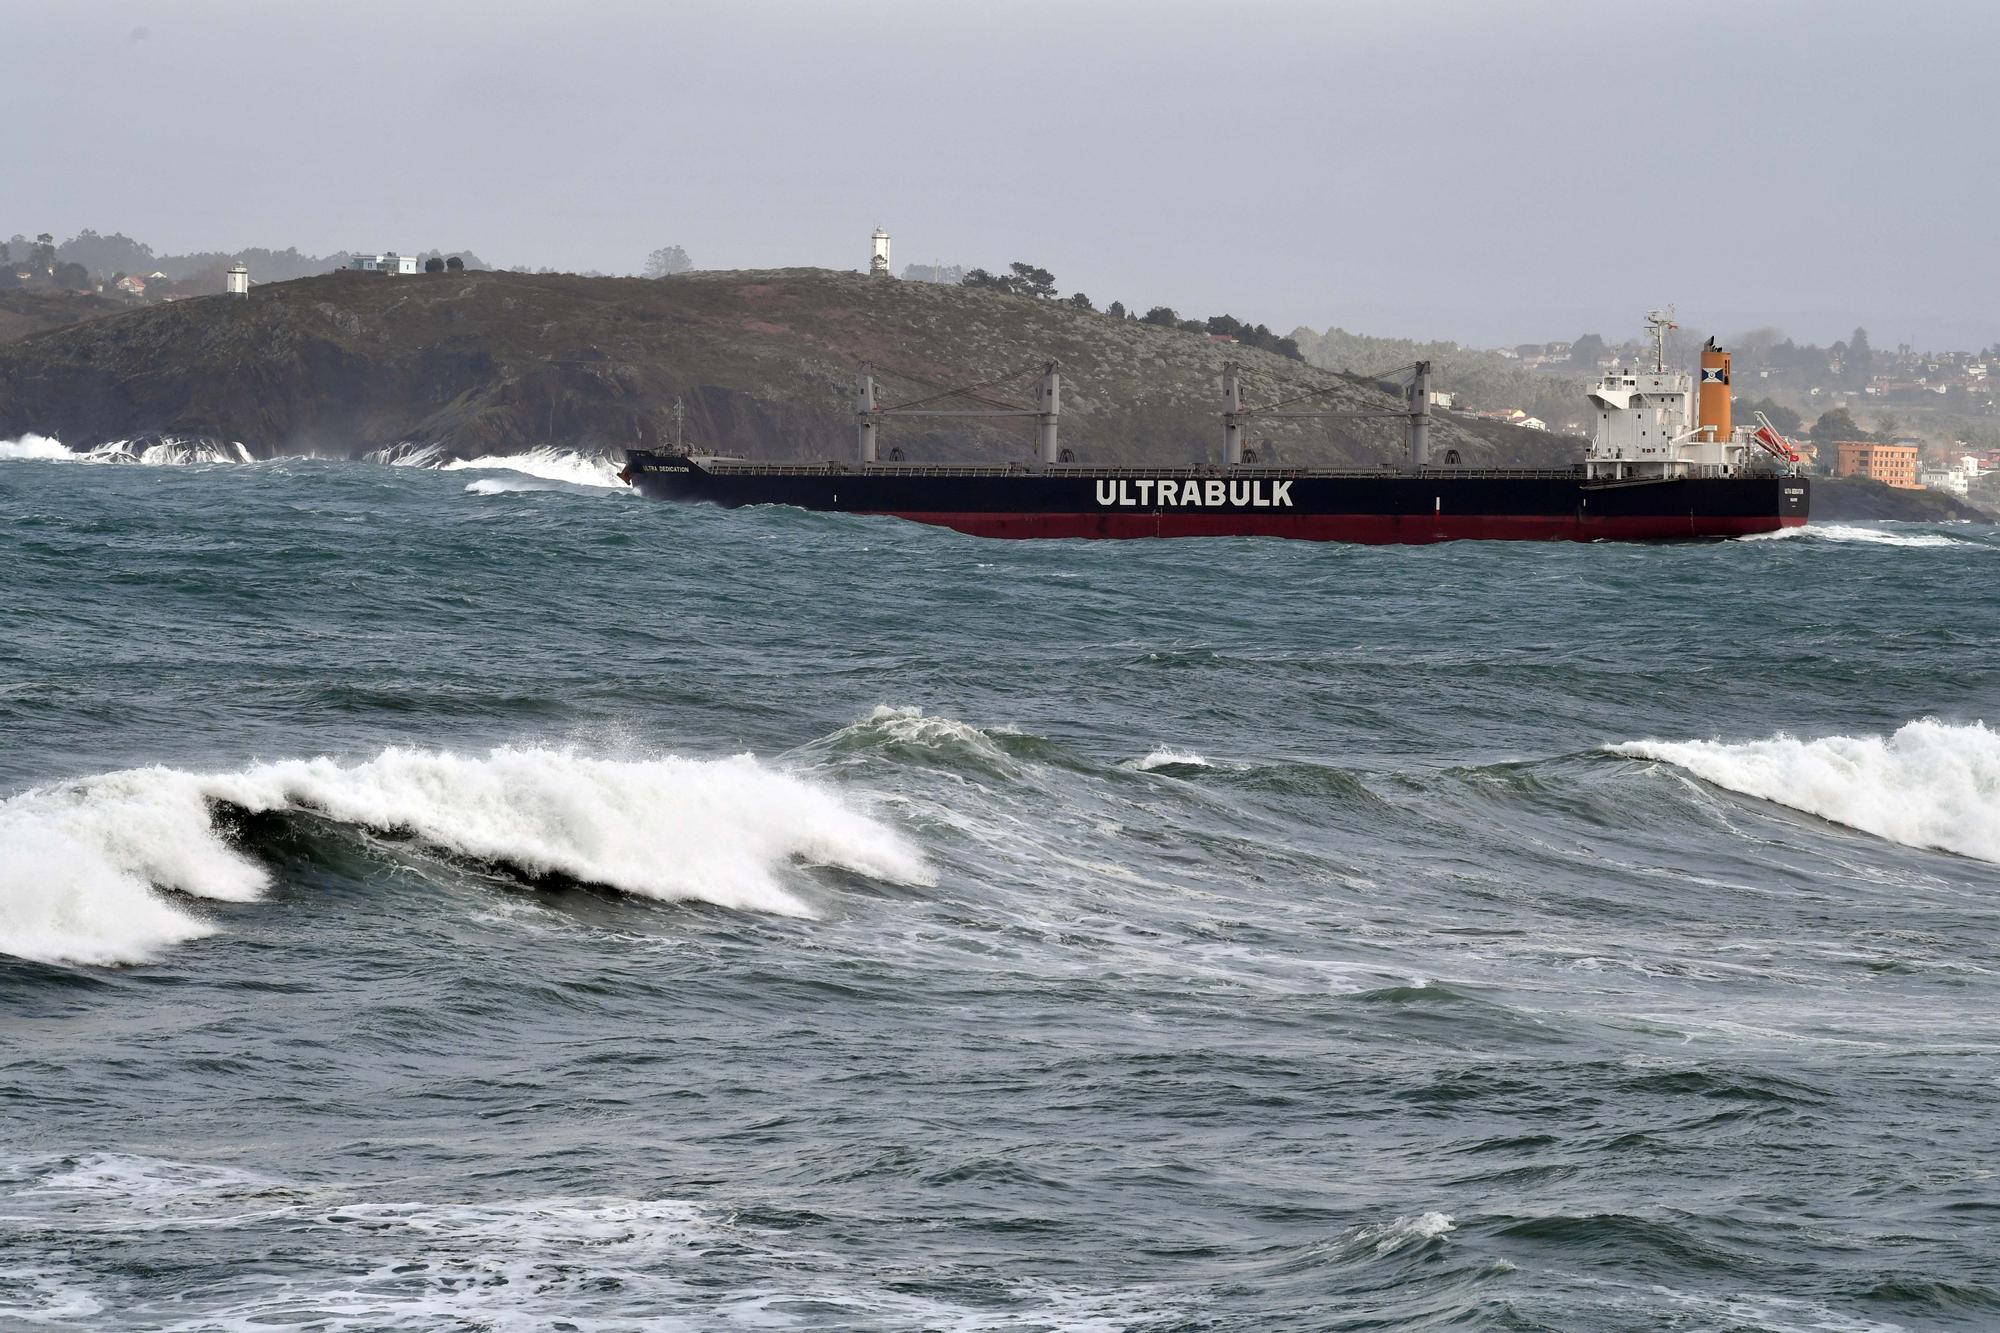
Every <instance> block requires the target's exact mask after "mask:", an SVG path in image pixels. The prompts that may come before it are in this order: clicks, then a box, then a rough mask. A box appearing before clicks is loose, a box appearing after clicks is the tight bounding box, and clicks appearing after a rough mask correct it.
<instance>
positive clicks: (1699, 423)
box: [1584, 310, 1776, 481]
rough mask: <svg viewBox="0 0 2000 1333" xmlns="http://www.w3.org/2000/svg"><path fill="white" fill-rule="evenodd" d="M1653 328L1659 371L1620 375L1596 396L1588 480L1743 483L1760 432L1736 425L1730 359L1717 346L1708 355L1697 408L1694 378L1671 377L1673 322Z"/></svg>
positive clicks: (1653, 320)
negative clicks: (1723, 480)
mask: <svg viewBox="0 0 2000 1333" xmlns="http://www.w3.org/2000/svg"><path fill="white" fill-rule="evenodd" d="M1646 324H1647V328H1648V330H1649V331H1650V332H1651V334H1652V336H1653V365H1652V368H1651V369H1632V370H1627V369H1624V368H1623V367H1613V368H1612V369H1611V370H1608V371H1606V372H1605V374H1604V377H1603V378H1602V379H1600V380H1599V381H1598V382H1597V385H1596V387H1595V388H1593V389H1591V390H1590V393H1589V397H1590V402H1591V406H1593V407H1595V408H1596V409H1597V429H1596V431H1595V433H1594V434H1593V435H1592V436H1591V441H1590V450H1589V452H1588V453H1586V454H1585V455H1584V471H1585V473H1586V474H1587V475H1588V476H1589V477H1590V478H1591V479H1593V480H1600V481H1664V480H1667V479H1669V478H1677V477H1734V476H1739V475H1741V474H1742V473H1743V472H1744V471H1745V470H1746V469H1747V468H1748V467H1749V463H1750V454H1751V450H1752V449H1753V448H1755V447H1756V446H1757V445H1758V444H1759V442H1760V441H1759V440H1758V439H1757V438H1756V432H1752V431H1748V430H1742V431H1739V430H1735V429H1732V428H1731V426H1730V424H1729V420H1730V418H1729V409H1728V402H1729V354H1728V353H1727V352H1724V351H1721V350H1720V349H1718V348H1716V347H1715V346H1714V344H1713V342H1711V343H1710V345H1709V346H1708V347H1707V348H1705V349H1704V350H1703V352H1702V372H1701V373H1702V382H1703V384H1704V386H1705V387H1706V389H1707V392H1706V393H1704V394H1703V395H1702V397H1701V402H1700V405H1699V406H1697V402H1696V388H1695V382H1694V377H1693V376H1691V375H1688V374H1685V373H1684V372H1682V371H1678V370H1668V369H1667V355H1666V339H1667V331H1668V330H1669V329H1671V328H1673V327H1674V324H1673V321H1672V320H1671V319H1669V318H1668V317H1667V316H1666V315H1664V314H1662V313H1660V312H1659V311H1657V310H1656V311H1654V312H1653V313H1652V314H1650V315H1648V316H1647V317H1646ZM1718 395H1719V402H1720V405H1719V410H1718V407H1717V398H1718ZM1704 409H1706V410H1704ZM1773 433H1774V434H1775V432H1773ZM1765 447H1766V448H1770V447H1771V446H1768V445H1767V446H1765ZM1772 452H1776V451H1775V449H1773V450H1772Z"/></svg>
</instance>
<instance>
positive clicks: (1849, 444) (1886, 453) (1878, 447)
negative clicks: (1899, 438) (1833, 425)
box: [1834, 440, 1923, 491]
mask: <svg viewBox="0 0 2000 1333" xmlns="http://www.w3.org/2000/svg"><path fill="white" fill-rule="evenodd" d="M1834 447H1835V448H1837V449H1838V450H1839V451H1840V457H1839V460H1838V461H1837V462H1836V463H1835V465H1834V475H1835V476H1838V477H1866V478H1868V479H1869V480H1870V481H1879V482H1881V483H1882V484H1883V485H1885V486H1895V487H1897V488H1899V489H1901V490H1906V491H1915V490H1922V489H1923V487H1922V484H1921V483H1919V482H1918V481H1917V446H1916V445H1914V444H1876V443H1875V442H1873V441H1871V440H1841V441H1839V442H1838V443H1837V444H1836V445H1835V446H1834Z"/></svg>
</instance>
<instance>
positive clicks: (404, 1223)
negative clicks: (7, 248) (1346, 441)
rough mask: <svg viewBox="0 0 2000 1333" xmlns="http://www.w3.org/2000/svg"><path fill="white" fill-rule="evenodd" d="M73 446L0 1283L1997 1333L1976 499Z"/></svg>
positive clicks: (22, 627)
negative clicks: (933, 511)
mask: <svg viewBox="0 0 2000 1333" xmlns="http://www.w3.org/2000/svg"><path fill="white" fill-rule="evenodd" d="M140 452H142V453H144V457H143V459H141V460H140V461H138V462H134V461H132V460H133V459H134V458H135V457H137V455H136V454H135V452H134V451H132V450H126V451H123V452H122V453H121V452H120V451H118V450H111V451H108V452H107V451H99V452H98V453H97V454H95V455H92V456H84V455H78V454H75V453H72V452H71V451H69V450H67V449H64V448H63V447H62V446H61V445H59V444H57V443H55V442H53V441H49V440H42V439H35V438H29V439H23V440H16V441H12V442H8V443H6V444H4V445H0V1329H6V1330H158V1331H160V1333H167V1331H168V1330H171V1331H173V1333H196V1331H200V1333H211V1331H213V1333H249V1331H250V1330H274V1329H288V1330H289V1329H299V1330H313V1331H316V1333H361V1331H364V1330H368V1331H372V1330H423V1331H425V1333H433V1331H439V1330H442V1331H445V1333H468V1331H472V1330H481V1331H484V1330H496V1331H498V1330H504V1331H506V1333H515V1331H521V1333H526V1331H527V1330H536V1331H537V1333H539V1331H541V1330H566V1331H569V1333H615V1331H616V1333H622V1331H626V1330H633V1331H637V1330H648V1331H650V1330H683V1329H685V1330H710V1329H758V1330H770V1329H858V1330H859V1329H865V1330H966V1331H971V1330H982V1331H983V1330H1012V1331H1017V1333H1030V1331H1041V1330H1050V1331H1053V1330H1093V1331H1100V1333H1109V1331H1112V1330H1135V1331H1136V1330H1160V1331H1164V1330H1186V1331H1189V1333H1192V1331H1194V1330H1204V1331H1212V1330H1267V1329H1305V1330H1359V1329H1369V1330H1416V1329H1426V1330H1428V1329H1452V1330H1462V1329H1492V1330H1565V1331H1567V1330H1732V1331H1750V1330H1758V1331H1762V1330H1771V1331H1774V1333H1807V1331H1808V1330H1810V1331H1812V1333H1881V1331H1883V1330H1917V1329H1992V1328H1996V1327H2000V1176H1996V1172H2000V734H1996V732H1995V731H1994V730H1992V729H1991V728H1992V727H1993V726H2000V656H1996V644H2000V599H1996V597H1995V595H1994V589H1995V587H1996V583H2000V529H1995V528H1993V527H1986V526H1978V525H1955V526H1923V525H1909V524H1900V525H1899V524H1881V525H1868V524H1836V525H1815V526H1811V527H1807V528H1805V529H1803V530H1798V531H1792V532H1787V533H1785V534H1784V535H1782V536H1777V537H1770V538H1757V539H1747V540H1735V541H1718V542H1707V543H1692V544H1680V545H1617V544H1600V545H1572V544H1561V543H1554V544H1528V543H1518V544H1516V543H1482V542H1463V543H1453V544H1446V545H1438V546H1431V547H1421V548H1368V547H1348V546H1334V545H1315V544H1306V543H1287V542H1279V541H1256V540H1249V541H1229V540H1190V541H1165V542H1161V541H1142V542H1129V543H1114V542H1103V543H1089V542H1070V541H1048V542H1019V543H1007V542H1000V541H990V540H981V539H977V538H971V537H965V536H960V535H957V534H955V533H951V532H947V531H942V530H937V529H931V528H926V527H922V526H919V525H916V524H910V523H903V522H898V521H896V520H892V519H871V518H856V517H845V516H831V515H823V514H812V513H805V512H800V511H796V510H790V509H783V508H762V509H748V510H740V511H734V512H725V511H720V510H715V509H706V508H693V507H679V506H674V505H668V504H657V503H652V502H648V501H645V500H642V499H639V498H637V497H635V496H634V495H632V494H630V493H629V492H627V491H626V490H625V489H624V488H622V487H620V486H619V485H618V484H617V482H616V479H615V477H614V476H613V475H612V473H611V467H610V465H609V464H606V463H604V462H602V461H600V460H596V459H592V458H587V457H584V456H581V455H578V454H568V453H560V452H549V451H545V452H542V453H538V454H533V455H528V456H524V457H520V458H512V459H479V460H474V461H472V462H470V463H460V464H456V465H451V466H421V465H413V466H387V465H375V464H369V463H360V462H343V461H316V460H309V459H300V460H289V461H276V462H244V461H241V459H240V457H239V456H235V455H232V454H230V453H228V452H227V451H215V450H204V449H201V448H178V449H171V450H153V451H140ZM156 455H157V456H156ZM121 458H122V459H123V460H124V461H122V462H121V461H119V460H120V459H121ZM419 461H422V460H421V458H420V459H419ZM430 461H437V460H435V459H433V460H430ZM149 463H157V464H160V465H158V466H148V465H146V464H149Z"/></svg>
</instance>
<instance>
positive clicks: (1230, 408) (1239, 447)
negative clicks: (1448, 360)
mask: <svg viewBox="0 0 2000 1333" xmlns="http://www.w3.org/2000/svg"><path fill="white" fill-rule="evenodd" d="M1405 371H1408V372H1409V373H1410V383H1409V386H1408V387H1407V388H1406V389H1405V390H1404V401H1405V403H1406V404H1407V406H1406V407H1405V408H1404V410H1403V411H1400V412H1397V411H1393V410H1386V411H1375V412H1330V411H1329V412H1284V411H1280V410H1279V409H1280V408H1286V407H1290V406H1291V405H1292V404H1294V403H1304V402H1310V401H1312V400H1313V399H1316V398H1324V397H1326V396H1327V395H1328V394H1331V393H1337V392H1339V391H1341V390H1344V389H1351V388H1353V387H1354V386H1353V385H1351V384H1345V383H1343V384H1328V385H1324V386H1322V387H1320V388H1317V389H1309V390H1307V391H1306V392H1305V393H1301V394H1294V395H1293V396H1292V397H1290V398H1281V399H1279V400H1278V401H1277V402H1275V403H1266V404H1264V405H1263V406H1262V407H1245V406H1243V379H1242V372H1241V371H1240V369H1239V368H1238V367H1237V365H1236V363H1235V362H1233V361H1232V362H1230V363H1229V364H1228V365H1227V366H1225V367H1223V371H1222V461H1223V464H1224V465H1225V466H1227V467H1240V466H1242V465H1243V464H1244V462H1245V461H1253V462H1254V461H1255V460H1254V458H1253V457H1251V456H1250V455H1249V454H1248V453H1247V451H1246V450H1245V449H1244V447H1243V424H1244V422H1246V421H1249V420H1252V419H1253V418H1254V419H1256V420H1259V421H1381V420H1387V419H1392V418H1402V419H1403V420H1405V421H1407V422H1408V423H1409V427H1410V437H1409V447H1410V457H1409V469H1410V471H1411V472H1422V471H1423V470H1424V468H1426V467H1427V466H1429V464H1430V445H1431V363H1430V362H1428V361H1418V362H1415V363H1414V364H1411V365H1408V366H1394V367H1391V368H1390V369H1388V370H1385V371H1381V372H1379V373H1378V374H1375V375H1370V376H1367V377H1366V378H1369V379H1382V378H1384V377H1386V376H1389V375H1401V374H1402V373H1403V372H1405Z"/></svg>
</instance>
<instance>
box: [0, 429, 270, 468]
mask: <svg viewBox="0 0 2000 1333" xmlns="http://www.w3.org/2000/svg"><path fill="white" fill-rule="evenodd" d="M0 461H33V462H40V463H145V464H149V465H151V466H154V467H160V466H180V465H186V464H190V463H254V462H256V461H257V460H256V457H255V456H254V455H253V454H251V452H250V450H249V449H248V448H246V447H245V446H244V445H243V444H241V443H240V442H238V441H234V440H210V439H203V438H200V437H196V436H179V435H144V436H140V437H138V438H136V439H130V440H113V441H112V442H111V443H109V444H100V445H98V446H96V447H95V448H91V449H72V448H70V447H69V446H68V445H66V444H64V443H62V442H61V441H60V440H55V439H51V438H50V437H48V436H46V435H24V436H22V437H21V438H20V439H18V440H0Z"/></svg>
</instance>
